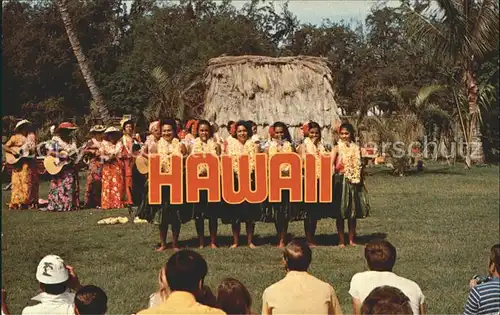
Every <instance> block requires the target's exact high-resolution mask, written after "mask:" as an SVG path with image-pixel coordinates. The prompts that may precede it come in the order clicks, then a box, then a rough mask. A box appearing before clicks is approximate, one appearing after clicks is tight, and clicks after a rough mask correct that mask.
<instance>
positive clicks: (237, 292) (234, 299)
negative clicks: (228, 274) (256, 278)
mask: <svg viewBox="0 0 500 315" xmlns="http://www.w3.org/2000/svg"><path fill="white" fill-rule="evenodd" d="M217 307H218V308H220V309H221V310H223V311H224V312H226V313H227V314H246V315H250V314H252V297H251V296H250V292H248V290H247V288H246V287H245V286H244V285H243V283H241V282H239V281H238V280H236V279H232V278H226V279H224V280H222V282H221V283H220V284H219V286H218V287H217Z"/></svg>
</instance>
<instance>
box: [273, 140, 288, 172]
mask: <svg viewBox="0 0 500 315" xmlns="http://www.w3.org/2000/svg"><path fill="white" fill-rule="evenodd" d="M268 152H269V158H271V157H272V156H273V155H275V154H276V153H278V152H285V153H289V152H293V150H292V144H291V143H290V142H288V141H284V142H283V143H282V144H281V145H280V144H279V143H278V141H276V140H274V139H273V140H271V141H270V142H269V151H268ZM289 171H290V166H289V165H281V173H282V175H284V174H283V173H285V174H286V173H288V172H289Z"/></svg>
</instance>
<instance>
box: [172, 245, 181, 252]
mask: <svg viewBox="0 0 500 315" xmlns="http://www.w3.org/2000/svg"><path fill="white" fill-rule="evenodd" d="M172 249H173V250H174V252H178V251H180V250H181V249H180V248H179V247H178V246H173V247H172Z"/></svg>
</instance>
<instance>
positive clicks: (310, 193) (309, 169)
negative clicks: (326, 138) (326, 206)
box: [304, 154, 318, 203]
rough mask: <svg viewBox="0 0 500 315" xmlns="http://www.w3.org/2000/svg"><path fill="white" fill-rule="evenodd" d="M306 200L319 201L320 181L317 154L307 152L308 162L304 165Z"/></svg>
mask: <svg viewBox="0 0 500 315" xmlns="http://www.w3.org/2000/svg"><path fill="white" fill-rule="evenodd" d="M304 185H305V192H304V195H305V196H304V202H305V203H315V202H318V193H317V191H318V181H317V180H316V156H315V155H314V154H306V162H305V167H304Z"/></svg>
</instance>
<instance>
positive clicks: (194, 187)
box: [186, 153, 220, 203]
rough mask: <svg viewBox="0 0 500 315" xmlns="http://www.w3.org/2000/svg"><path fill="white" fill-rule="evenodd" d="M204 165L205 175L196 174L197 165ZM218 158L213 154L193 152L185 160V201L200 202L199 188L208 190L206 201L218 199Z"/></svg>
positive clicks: (217, 200)
mask: <svg viewBox="0 0 500 315" xmlns="http://www.w3.org/2000/svg"><path fill="white" fill-rule="evenodd" d="M203 164H205V165H206V168H207V175H206V177H200V176H199V175H198V167H199V166H200V165H203ZM219 175H220V172H219V159H218V158H217V156H215V155H213V154H206V153H195V154H191V155H189V156H188V158H187V160H186V182H187V184H186V201H187V202H189V203H195V202H200V193H199V192H200V190H202V189H205V190H207V191H208V202H219V201H220V176H219Z"/></svg>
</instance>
